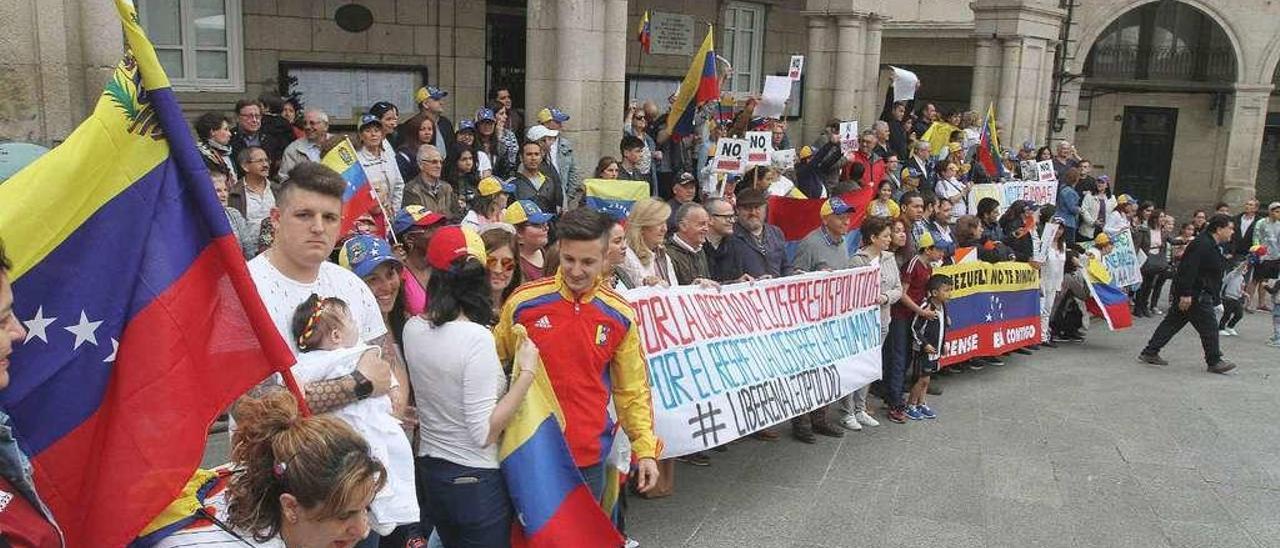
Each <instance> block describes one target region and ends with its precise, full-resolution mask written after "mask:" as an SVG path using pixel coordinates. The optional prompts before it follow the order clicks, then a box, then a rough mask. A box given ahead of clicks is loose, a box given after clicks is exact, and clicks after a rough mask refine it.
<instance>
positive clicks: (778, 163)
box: [773, 148, 796, 171]
mask: <svg viewBox="0 0 1280 548" xmlns="http://www.w3.org/2000/svg"><path fill="white" fill-rule="evenodd" d="M773 167H776V168H778V169H781V170H782V171H788V170H790V169H792V168H794V167H796V149H794V148H788V149H786V150H775V151H773Z"/></svg>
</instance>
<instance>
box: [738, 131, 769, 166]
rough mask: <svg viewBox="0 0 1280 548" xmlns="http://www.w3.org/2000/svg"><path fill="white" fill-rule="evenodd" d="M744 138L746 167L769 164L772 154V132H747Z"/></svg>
mask: <svg viewBox="0 0 1280 548" xmlns="http://www.w3.org/2000/svg"><path fill="white" fill-rule="evenodd" d="M744 136H745V137H746V138H747V165H748V166H753V165H767V164H769V163H770V160H769V158H770V156H771V155H772V154H773V132H771V131H748V132H746V135H744Z"/></svg>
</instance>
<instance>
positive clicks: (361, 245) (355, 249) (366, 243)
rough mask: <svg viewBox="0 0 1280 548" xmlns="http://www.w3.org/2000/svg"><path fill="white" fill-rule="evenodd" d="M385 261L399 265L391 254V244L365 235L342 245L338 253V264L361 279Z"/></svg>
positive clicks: (397, 260) (353, 238)
mask: <svg viewBox="0 0 1280 548" xmlns="http://www.w3.org/2000/svg"><path fill="white" fill-rule="evenodd" d="M387 261H392V262H394V263H395V264H400V259H397V258H396V256H395V254H393V253H392V252H391V244H389V243H387V241H386V240H384V239H382V238H378V237H374V236H369V235H367V234H360V235H358V236H354V237H352V238H351V239H350V240H347V241H346V243H344V244H342V251H340V252H338V264H340V265H342V267H343V268H346V269H347V270H350V271H352V272H354V273H355V274H356V276H359V277H361V278H363V277H365V276H368V275H370V274H373V270H374V269H376V268H378V266H379V265H381V264H382V263H385V262H387Z"/></svg>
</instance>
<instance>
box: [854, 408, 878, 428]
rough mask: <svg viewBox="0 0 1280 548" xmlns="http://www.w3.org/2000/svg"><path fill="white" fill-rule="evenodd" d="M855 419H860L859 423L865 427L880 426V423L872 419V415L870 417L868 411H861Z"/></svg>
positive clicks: (855, 415)
mask: <svg viewBox="0 0 1280 548" xmlns="http://www.w3.org/2000/svg"><path fill="white" fill-rule="evenodd" d="M853 417H854V418H855V419H858V422H860V423H862V425H863V426H880V421H878V420H875V419H874V418H871V415H868V414H867V412H866V411H859V412H857V413H855V414H854V415H853Z"/></svg>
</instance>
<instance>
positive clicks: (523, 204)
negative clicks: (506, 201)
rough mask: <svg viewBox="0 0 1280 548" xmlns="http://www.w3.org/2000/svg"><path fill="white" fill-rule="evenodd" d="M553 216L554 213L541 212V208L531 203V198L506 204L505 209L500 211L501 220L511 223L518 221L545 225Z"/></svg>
mask: <svg viewBox="0 0 1280 548" xmlns="http://www.w3.org/2000/svg"><path fill="white" fill-rule="evenodd" d="M553 217H555V215H552V214H550V213H543V211H542V208H540V207H538V204H535V203H533V200H519V201H517V202H516V203H514V204H511V205H509V206H507V209H505V210H503V212H502V222H504V223H509V224H513V225H518V224H520V223H532V224H535V225H545V224H547V223H549V222H551V219H552V218H553Z"/></svg>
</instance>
